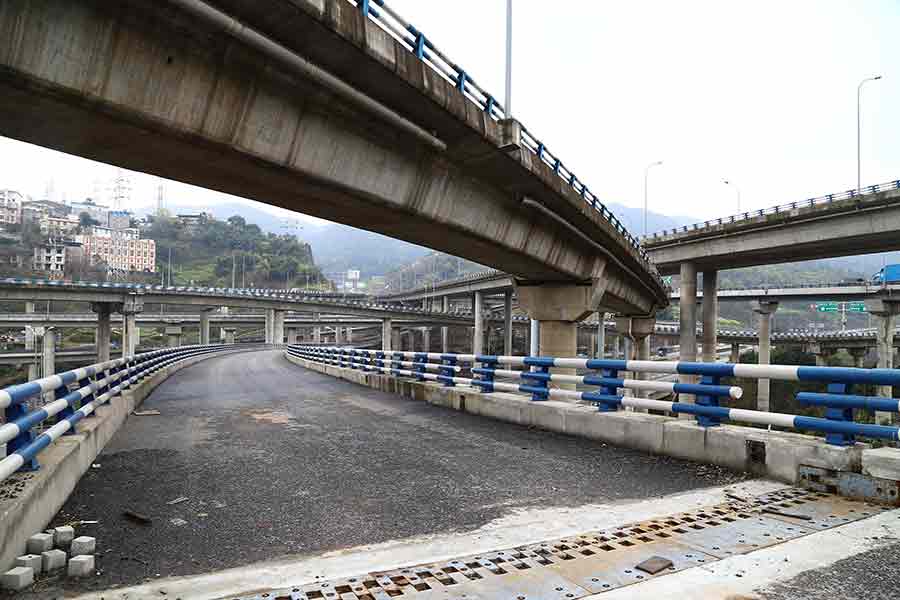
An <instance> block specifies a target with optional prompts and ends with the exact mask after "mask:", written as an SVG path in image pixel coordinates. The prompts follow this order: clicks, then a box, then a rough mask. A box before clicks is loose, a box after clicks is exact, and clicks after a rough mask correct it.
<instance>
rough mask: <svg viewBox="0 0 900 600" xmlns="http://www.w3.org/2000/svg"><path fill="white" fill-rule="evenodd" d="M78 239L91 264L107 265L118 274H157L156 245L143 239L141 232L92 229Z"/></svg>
mask: <svg viewBox="0 0 900 600" xmlns="http://www.w3.org/2000/svg"><path fill="white" fill-rule="evenodd" d="M75 239H76V240H77V241H78V242H80V243H81V244H82V245H83V246H84V253H85V256H87V257H88V260H89V261H90V263H91V264H97V263H98V262H103V263H106V265H107V268H108V269H110V270H117V271H146V272H150V273H155V272H156V242H155V241H154V240H142V239H140V232H139V231H138V230H137V229H130V228H129V229H112V228H109V227H92V228H91V230H90V233H88V234H83V235H79V236H76V238H75Z"/></svg>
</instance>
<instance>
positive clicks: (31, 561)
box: [16, 554, 44, 575]
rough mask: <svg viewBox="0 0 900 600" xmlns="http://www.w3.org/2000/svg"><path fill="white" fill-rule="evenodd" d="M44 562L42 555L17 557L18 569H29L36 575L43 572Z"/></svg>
mask: <svg viewBox="0 0 900 600" xmlns="http://www.w3.org/2000/svg"><path fill="white" fill-rule="evenodd" d="M43 562H44V559H43V558H42V557H41V555H40V554H25V555H24V556H18V557H16V566H17V567H28V568H30V569H31V570H32V571H34V574H35V575H37V574H38V573H40V572H41V568H42V564H43Z"/></svg>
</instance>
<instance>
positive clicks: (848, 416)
mask: <svg viewBox="0 0 900 600" xmlns="http://www.w3.org/2000/svg"><path fill="white" fill-rule="evenodd" d="M288 352H289V353H291V354H292V355H294V356H297V357H299V358H304V359H309V360H313V361H318V362H325V363H327V364H335V365H339V364H341V361H342V360H344V359H343V358H342V356H349V355H350V351H349V350H348V349H346V348H333V347H317V346H290V347H289V348H288ZM356 355H357V356H359V357H360V358H359V359H358V360H357V363H358V364H370V365H373V366H374V367H376V368H377V367H383V366H384V364H383V361H379V359H378V357H379V356H384V353H383V352H378V351H372V350H357V351H356ZM393 355H394V358H395V361H394V362H393V363H391V367H392V368H391V369H390V370H388V369H384V368H379V369H378V371H379V372H381V373H386V374H391V375H395V376H402V377H415V378H418V379H420V380H427V381H437V382H441V383H443V384H444V385H456V384H460V385H469V386H473V387H476V388H478V389H479V390H481V391H482V392H486V393H487V392H495V391H510V392H522V393H526V394H530V395H531V396H532V399H533V400H538V401H540V400H547V399H553V398H559V399H564V400H569V401H571V400H584V401H586V402H591V403H594V404H596V405H597V407H598V409H599V410H600V411H614V410H618V409H620V408H635V409H641V410H655V411H664V412H671V413H675V414H690V415H694V416H696V417H697V422H698V424H699V425H702V426H705V427H714V426H717V425H719V424H720V423H721V422H722V421H726V420H727V421H738V422H746V423H753V424H758V425H769V426H776V427H781V428H789V429H791V428H792V429H800V430H810V431H818V432H823V433H825V434H826V442H827V443H829V444H832V445H849V444H852V443H854V441H855V439H854V436H866V437H875V438H883V439H889V440H900V428H897V427H893V426H882V425H869V424H865V423H856V422H854V421H853V418H854V413H853V410H854V409H860V408H866V409H870V410H884V411H892V412H900V401H898V400H895V399H890V398H878V397H867V396H856V395H853V394H851V393H850V391H851V386H852V385H853V384H854V383H857V382H865V383H878V384H880V385H887V384H889V383H896V384H900V371H891V370H886V369H849V368H830V367H790V366H784V365H746V364H738V365H733V364H725V363H693V362H664V361H659V362H651V361H622V360H594V359H573V358H552V357H521V356H493V355H472V354H431V353H415V352H394V353H393ZM403 358H416V359H417V360H418V361H419V362H416V363H408V362H407V363H406V364H408V365H421V364H422V361H423V360H433V361H439V362H438V364H432V365H431V368H433V369H434V370H437V371H438V372H439V373H440V374H438V375H434V374H430V373H425V372H424V370H423V369H421V368H418V369H416V370H403V369H400V367H401V366H402V365H403V362H402V359H403ZM379 362H381V364H380V365H379ZM460 363H468V364H470V365H471V366H470V369H471V371H472V374H473V378H472V379H468V378H464V377H455V376H454V375H453V373H454V372H457V371H452V370H449V369H450V368H449V367H448V365H449V364H452V365H453V368H454V369H459V367H460ZM503 365H508V366H517V367H522V368H526V369H527V368H528V367H533V368H537V369H538V370H537V371H527V370H522V371H510V370H504V369H501V368H498V367H500V366H503ZM552 367H557V368H566V369H572V368H584V369H589V370H595V371H599V376H598V375H590V374H589V375H584V376H575V375H560V374H554V373H551V372H550V369H551V368H552ZM426 368H428V364H427V363H426ZM620 371H629V372H636V373H641V372H651V373H669V374H690V375H700V376H701V380H700V383H696V384H685V383H669V382H660V381H646V380H628V379H623V378H620V377H618V373H619V372H620ZM829 374H830V375H831V379H832V380H831V381H830V382H829V391H828V393H825V394H819V393H807V392H802V393H800V394H798V396H797V398H798V400H799V401H801V402H803V403H805V404H810V405H816V406H825V407H826V409H827V410H826V414H825V418H819V417H804V416H799V415H788V414H782V413H771V412H764V411H756V410H746V409H737V408H727V407H723V406H719V402H720V401H721V398H740V397H741V390H740V388H737V387H735V386H728V385H723V384H722V383H721V380H722V378H724V377H743V378H757V379H762V378H769V379H779V380H787V381H812V382H822V381H826V380H827V377H826V376H827V375H829ZM498 377H502V378H514V379H519V380H523V382H522V383H521V384H519V383H516V384H512V383H505V382H500V381H497V378H498ZM553 381H559V382H563V383H576V384H578V383H580V384H584V385H591V386H596V387H597V388H598V389H597V390H595V391H585V392H577V391H571V390H565V389H558V388H552V387H550V385H549V384H550V383H551V382H553ZM622 388H624V389H629V388H631V389H636V390H641V389H646V390H656V391H669V392H673V393H676V394H681V393H683V394H691V395H694V396H696V397H697V399H698V401H697V403H696V404H690V403H685V402H670V401H665V400H651V399H646V398H636V397H628V396H622V395H620V394H619V393H618V390H619V389H622Z"/></svg>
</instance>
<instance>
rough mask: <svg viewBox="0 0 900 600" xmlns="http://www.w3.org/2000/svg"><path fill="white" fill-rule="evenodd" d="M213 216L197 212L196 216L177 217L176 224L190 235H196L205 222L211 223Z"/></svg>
mask: <svg viewBox="0 0 900 600" xmlns="http://www.w3.org/2000/svg"><path fill="white" fill-rule="evenodd" d="M212 220H213V216H212V215H211V214H210V213H207V212H199V213H197V214H188V215H178V222H179V223H180V224H181V226H182V227H184V228H185V229H186V230H187V231H188V232H190V233H196V232H197V231H199V230H200V229H201V228H203V227H204V226H205V225H206V223H207V222H209V221H212Z"/></svg>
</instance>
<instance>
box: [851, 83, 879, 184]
mask: <svg viewBox="0 0 900 600" xmlns="http://www.w3.org/2000/svg"><path fill="white" fill-rule="evenodd" d="M879 79H881V75H876V76H875V77H866V78H865V79H863V80H862V81H860V82H859V85H858V86H856V191H857V192H860V193H861V192H862V159H861V158H860V155H861V149H860V147H861V141H860V129H862V125H861V123H862V117H861V116H860V112H861V111H860V104H861V100H860V97H861V95H862V88H863V85H865V84H866V82H867V81H878V80H879Z"/></svg>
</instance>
